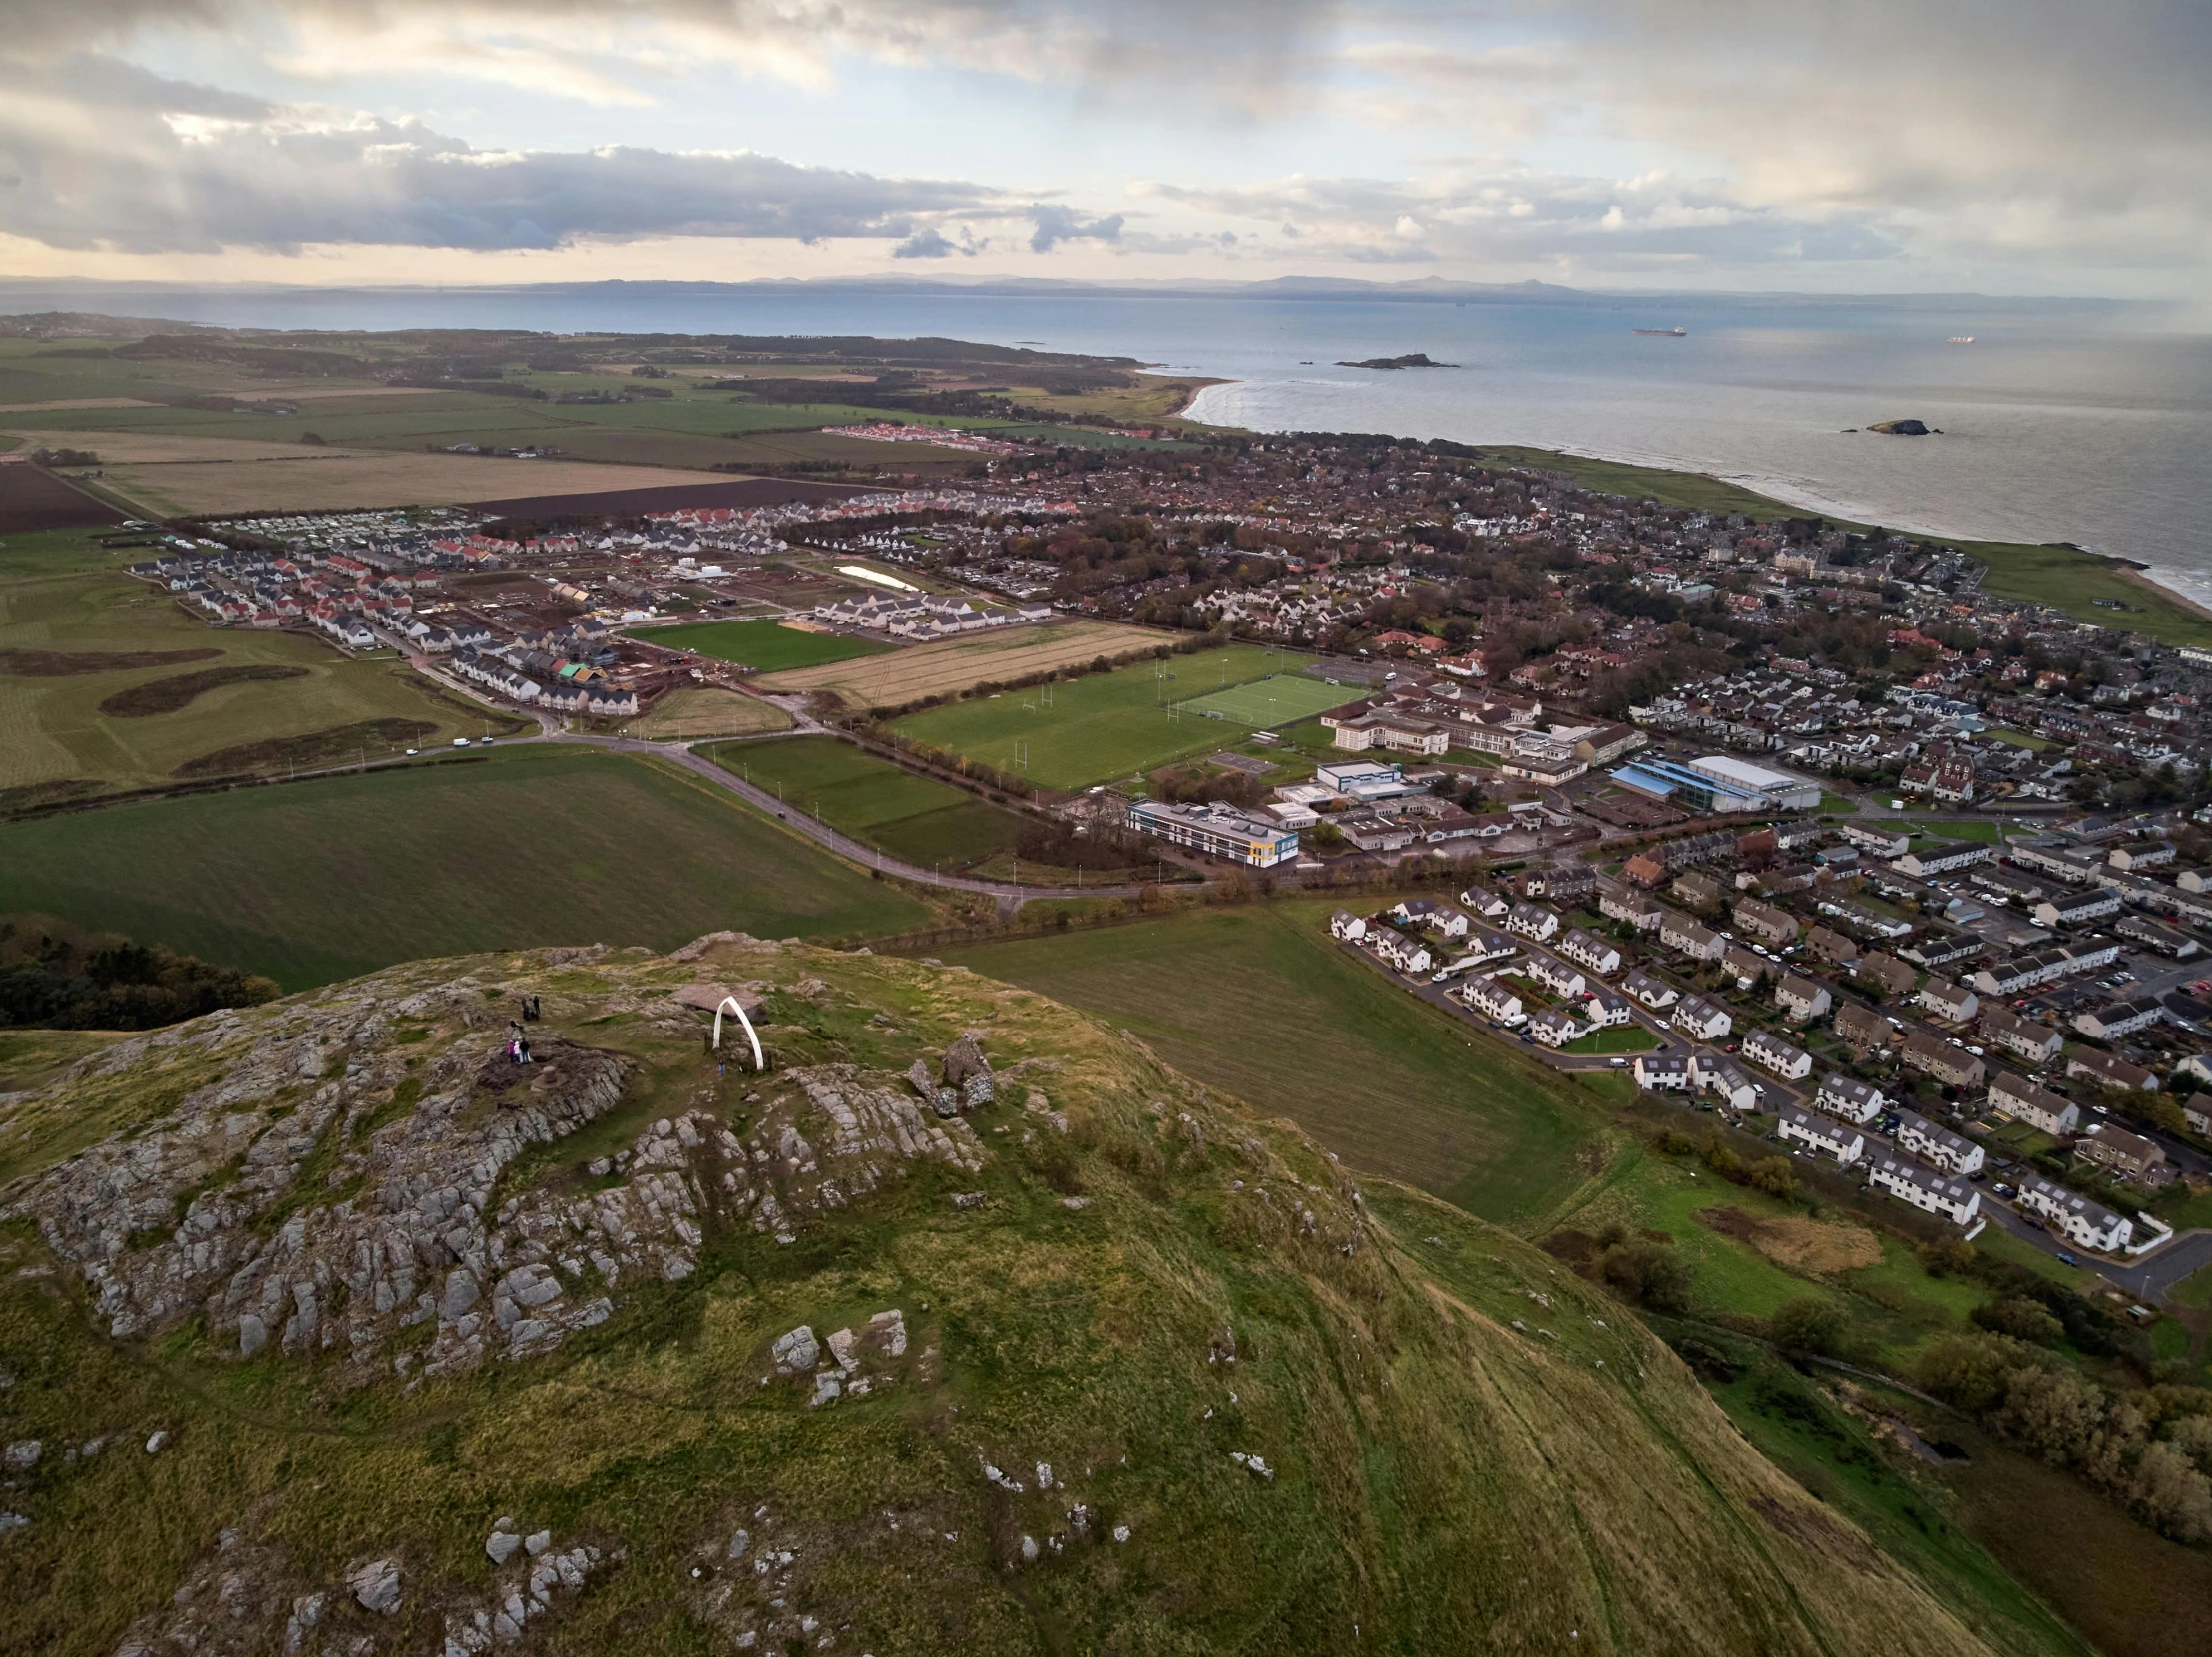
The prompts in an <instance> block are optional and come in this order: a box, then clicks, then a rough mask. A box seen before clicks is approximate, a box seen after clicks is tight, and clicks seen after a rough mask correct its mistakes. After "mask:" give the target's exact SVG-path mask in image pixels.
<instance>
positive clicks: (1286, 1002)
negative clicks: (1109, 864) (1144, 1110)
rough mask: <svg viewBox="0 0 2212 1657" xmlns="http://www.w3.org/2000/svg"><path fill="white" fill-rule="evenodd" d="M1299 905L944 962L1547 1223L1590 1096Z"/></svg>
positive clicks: (1381, 1159)
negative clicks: (1344, 940) (1445, 1007)
mask: <svg viewBox="0 0 2212 1657" xmlns="http://www.w3.org/2000/svg"><path fill="white" fill-rule="evenodd" d="M1332 907H1333V906H1332V905H1330V904H1327V903H1321V902H1311V901H1306V900H1298V901H1294V902H1287V903H1276V904H1267V905H1259V906H1254V907H1251V908H1246V909H1240V910H1233V911H1199V912H1195V913H1192V914H1189V915H1182V916H1175V917H1172V918H1168V919H1163V920H1157V921H1146V922H1138V923H1135V924H1132V925H1128V926H1116V927H1103V928H1099V929H1097V930H1095V931H1090V932H1076V933H1070V934H1067V935H1064V936H1060V937H1054V938H1046V939H1033V940H1021V941H1017V942H1011V943H1003V944H985V945H977V946H972V947H968V948H963V949H958V950H950V951H947V952H946V959H948V960H951V961H956V962H959V963H962V964H965V965H967V966H971V967H973V968H974V969H975V970H976V971H977V972H979V973H986V974H989V975H990V976H992V977H994V978H1001V979H1005V980H1007V981H1009V982H1010V983H1015V984H1019V985H1022V986H1023V987H1024V988H1025V989H1031V990H1036V991H1039V992H1041V993H1042V994H1044V995H1047V996H1051V997H1053V998H1054V999H1055V1000H1058V1001H1064V1002H1067V1003H1068V1004H1069V1005H1070V1006H1073V1007H1079V1008H1082V1009H1083V1010H1084V1011H1086V1012H1088V1013H1095V1014H1098V1015H1100V1016H1101V1017H1103V1018H1106V1019H1108V1020H1110V1021H1112V1022H1113V1023H1114V1024H1116V1025H1121V1026H1125V1027H1127V1028H1128V1029H1130V1030H1132V1031H1134V1032H1135V1033H1136V1034H1137V1035H1138V1036H1141V1037H1143V1038H1144V1040H1146V1041H1147V1042H1149V1043H1150V1044H1151V1046H1152V1047H1153V1049H1154V1050H1155V1051H1157V1052H1158V1053H1159V1055H1160V1056H1161V1057H1162V1058H1164V1059H1165V1060H1166V1061H1167V1062H1168V1063H1170V1064H1173V1065H1175V1066H1176V1067H1177V1068H1179V1069H1182V1070H1185V1071H1187V1072H1188V1073H1190V1074H1192V1075H1194V1076H1197V1077H1198V1078H1199V1079H1200V1080H1203V1081H1205V1082H1208V1083H1210V1084H1211V1085H1214V1086H1217V1087H1221V1088H1224V1089H1226V1090H1228V1091H1229V1092H1232V1093H1234V1094H1236V1095H1237V1096H1238V1097H1240V1098H1244V1099H1248V1100H1251V1101H1253V1102H1255V1103H1257V1104H1258V1105H1259V1106H1260V1107H1261V1108H1262V1109H1263V1110H1268V1111H1279V1112H1281V1113H1282V1114H1285V1115H1288V1116H1291V1117H1293V1118H1295V1119H1296V1120H1297V1121H1298V1122H1299V1124H1300V1125H1302V1126H1304V1127H1306V1128H1307V1129H1309V1130H1310V1131H1312V1132H1313V1133H1314V1134H1316V1135H1317V1136H1318V1137H1319V1138H1321V1139H1322V1140H1323V1141H1324V1142H1325V1143H1326V1144H1328V1145H1329V1146H1330V1147H1331V1148H1332V1149H1334V1150H1335V1151H1336V1152H1337V1153H1338V1154H1340V1155H1341V1156H1343V1157H1344V1158H1345V1159H1346V1160H1347V1161H1349V1162H1351V1163H1353V1164H1354V1165H1356V1166H1358V1167H1362V1168H1367V1169H1372V1170H1373V1171H1375V1172H1377V1173H1381V1174H1387V1175H1390V1176H1392V1177H1394V1178H1401V1179H1405V1180H1407V1181H1409V1182H1410V1183H1413V1184H1417V1185H1420V1186H1422V1187H1424V1188H1425V1189H1427V1190H1430V1191H1433V1192H1435V1193H1436V1194H1437V1195H1439V1196H1442V1197H1445V1198H1447V1199H1448V1200H1450V1201H1452V1202H1455V1203H1458V1204H1459V1205H1460V1206H1462V1207H1464V1208H1467V1209H1468V1210H1470V1211H1471V1212H1473V1213H1476V1214H1480V1215H1482V1216H1483V1217H1484V1218H1486V1219H1495V1220H1498V1221H1500V1222H1501V1223H1505V1224H1512V1225H1515V1226H1517V1227H1521V1228H1527V1227H1532V1226H1538V1225H1540V1224H1541V1222H1542V1221H1543V1220H1544V1218H1545V1217H1546V1216H1548V1214H1549V1213H1550V1212H1551V1211H1552V1210H1553V1209H1555V1208H1556V1207H1557V1206H1558V1205H1559V1204H1560V1203H1561V1202H1562V1201H1564V1200H1565V1199H1566V1198H1567V1196H1568V1195H1569V1193H1571V1192H1572V1191H1573V1190H1574V1189H1575V1188H1576V1187H1577V1186H1579V1185H1580V1184H1581V1183H1582V1182H1583V1180H1584V1179H1585V1178H1586V1177H1587V1171H1586V1170H1585V1168H1584V1167H1583V1166H1581V1164H1580V1160H1579V1154H1578V1153H1580V1154H1588V1155H1595V1154H1596V1152H1597V1148H1598V1138H1599V1134H1600V1132H1601V1130H1602V1126H1603V1112H1602V1111H1601V1110H1600V1109H1599V1108H1598V1107H1597V1106H1595V1105H1594V1104H1593V1102H1592V1100H1591V1095H1588V1094H1585V1093H1583V1092H1582V1091H1581V1090H1580V1089H1579V1088H1578V1087H1577V1086H1576V1085H1575V1084H1574V1083H1572V1082H1568V1081H1566V1080H1564V1079H1562V1078H1560V1077H1558V1076H1556V1075H1554V1074H1553V1073H1551V1072H1550V1071H1548V1070H1546V1069H1544V1068H1543V1067H1542V1066H1540V1065H1538V1064H1537V1063H1535V1062H1534V1061H1533V1060H1531V1059H1529V1058H1527V1057H1524V1056H1523V1055H1522V1054H1521V1053H1520V1052H1518V1051H1516V1050H1513V1049H1512V1048H1509V1047H1507V1046H1506V1045H1505V1044H1503V1043H1501V1042H1498V1041H1494V1040H1489V1039H1486V1038H1483V1037H1480V1036H1476V1035H1475V1034H1474V1033H1472V1032H1469V1031H1465V1030H1463V1029H1461V1028H1460V1027H1459V1026H1458V1024H1457V1023H1456V1022H1455V1021H1453V1020H1452V1019H1450V1018H1448V1017H1446V1016H1445V1015H1444V1014H1442V1013H1440V1012H1438V1011H1437V1010H1436V1009H1435V1008H1432V1007H1430V1006H1429V1005H1428V1004H1427V1003H1426V1002H1423V1001H1420V1000H1418V999H1417V998H1415V997H1413V996H1409V995H1407V994H1406V993H1405V992H1404V991H1403V990H1401V989H1399V988H1397V987H1396V986H1395V985H1393V984H1392V983H1390V982H1389V981H1388V980H1386V979H1385V978H1384V977H1383V976H1382V975H1381V974H1380V973H1377V972H1375V971H1374V970H1373V969H1372V968H1369V967H1367V966H1365V965H1364V964H1363V963H1361V962H1359V961H1356V960H1353V959H1351V958H1349V957H1348V956H1346V955H1345V954H1344V953H1343V952H1342V951H1341V950H1338V949H1337V948H1336V947H1335V946H1334V945H1332V944H1331V943H1330V942H1329V939H1328V935H1327V933H1326V932H1325V931H1323V930H1322V928H1323V924H1324V923H1325V922H1326V920H1327V918H1328V915H1329V911H1330V909H1331V908H1332Z"/></svg>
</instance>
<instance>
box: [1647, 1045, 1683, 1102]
mask: <svg viewBox="0 0 2212 1657" xmlns="http://www.w3.org/2000/svg"><path fill="white" fill-rule="evenodd" d="M1635 1072H1636V1085H1637V1086H1638V1087H1641V1088H1643V1089H1644V1090H1645V1091H1646V1092H1656V1091H1660V1090H1664V1091H1666V1092H1671V1093H1679V1092H1681V1091H1682V1090H1683V1089H1684V1088H1686V1087H1687V1086H1689V1084H1690V1061H1689V1060H1688V1059H1687V1058H1684V1057H1682V1056H1681V1055H1680V1054H1679V1053H1671V1052H1639V1053H1637V1054H1636V1062H1635Z"/></svg>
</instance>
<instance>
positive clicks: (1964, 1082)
mask: <svg viewBox="0 0 2212 1657" xmlns="http://www.w3.org/2000/svg"><path fill="white" fill-rule="evenodd" d="M1905 1062H1906V1063H1908V1064H1910V1065H1911V1066H1912V1067H1913V1068H1914V1069H1916V1070H1924V1071H1926V1072H1927V1073H1928V1074H1930V1075H1932V1076H1934V1077H1935V1078H1936V1079H1937V1080H1938V1081H1941V1082H1944V1083H1946V1084H1947V1085H1949V1086H1952V1087H1979V1086H1981V1085H1982V1077H1983V1067H1982V1060H1981V1059H1979V1058H1977V1057H1975V1056H1974V1054H1973V1053H1971V1052H1969V1051H1967V1049H1966V1048H1965V1047H1961V1046H1954V1045H1953V1044H1952V1043H1951V1042H1949V1041H1945V1040H1940V1039H1938V1038H1937V1037H1936V1036H1930V1035H1928V1034H1927V1033H1926V1032H1925V1031H1914V1032H1912V1033H1911V1034H1910V1035H1908V1036H1906V1037H1905Z"/></svg>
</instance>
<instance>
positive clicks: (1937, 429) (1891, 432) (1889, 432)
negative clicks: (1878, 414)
mask: <svg viewBox="0 0 2212 1657" xmlns="http://www.w3.org/2000/svg"><path fill="white" fill-rule="evenodd" d="M1867 430H1868V431H1870V432H1881V433H1883V434H1885V435H1886V436H1889V437H1941V436H1943V435H1944V432H1943V428H1942V427H1941V426H1931V425H1928V424H1926V423H1924V422H1922V421H1919V420H1878V421H1876V422H1875V423H1874V424H1873V425H1871V426H1869V427H1868V428H1867Z"/></svg>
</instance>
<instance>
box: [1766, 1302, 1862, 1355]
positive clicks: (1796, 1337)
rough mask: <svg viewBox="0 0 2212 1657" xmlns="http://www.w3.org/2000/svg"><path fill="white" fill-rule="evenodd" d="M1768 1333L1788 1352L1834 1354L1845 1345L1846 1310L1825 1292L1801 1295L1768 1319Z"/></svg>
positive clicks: (1775, 1342)
mask: <svg viewBox="0 0 2212 1657" xmlns="http://www.w3.org/2000/svg"><path fill="white" fill-rule="evenodd" d="M1767 1334H1768V1336H1769V1337H1770V1338H1771V1339H1772V1340H1773V1342H1774V1344H1775V1345H1776V1346H1778V1347H1780V1348H1782V1350H1783V1351H1785V1352H1810V1353H1817V1354H1819V1355H1820V1356H1822V1357H1824V1358H1827V1357H1833V1356H1835V1353H1836V1351H1837V1349H1838V1348H1840V1347H1841V1346H1842V1345H1843V1338H1844V1310H1843V1308H1842V1307H1840V1306H1838V1305H1837V1304H1836V1303H1835V1302H1834V1301H1832V1300H1830V1299H1828V1298H1827V1297H1826V1296H1824V1295H1800V1296H1799V1297H1798V1298H1797V1299H1796V1300H1793V1301H1791V1302H1789V1303H1788V1304H1787V1305H1784V1306H1782V1307H1780V1308H1778V1309H1777V1310H1776V1312H1775V1314H1774V1316H1773V1317H1771V1318H1769V1319H1768V1320H1767Z"/></svg>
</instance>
